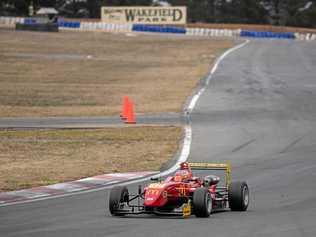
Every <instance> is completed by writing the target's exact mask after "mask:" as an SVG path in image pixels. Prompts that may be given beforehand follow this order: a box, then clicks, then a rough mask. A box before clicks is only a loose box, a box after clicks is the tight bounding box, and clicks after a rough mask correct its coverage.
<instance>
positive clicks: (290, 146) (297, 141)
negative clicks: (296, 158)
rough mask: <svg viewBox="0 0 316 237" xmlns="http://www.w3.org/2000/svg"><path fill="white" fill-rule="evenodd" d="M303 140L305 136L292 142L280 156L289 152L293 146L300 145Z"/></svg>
mask: <svg viewBox="0 0 316 237" xmlns="http://www.w3.org/2000/svg"><path fill="white" fill-rule="evenodd" d="M303 138H304V136H302V137H299V138H297V139H295V140H294V141H293V142H291V143H290V144H289V145H287V146H286V147H285V148H284V149H283V150H282V151H280V154H283V153H286V152H288V151H289V150H290V149H291V148H292V147H293V146H295V145H296V144H297V143H299V142H300V141H301V140H302V139H303Z"/></svg>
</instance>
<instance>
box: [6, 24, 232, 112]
mask: <svg viewBox="0 0 316 237" xmlns="http://www.w3.org/2000/svg"><path fill="white" fill-rule="evenodd" d="M232 45H233V42H232V41H231V40H210V39H209V38H197V39H194V38H187V37H174V36H170V37H159V36H149V35H147V36H144V35H138V36H137V37H127V36H125V35H118V34H116V35H115V34H108V33H101V32H90V33H86V32H84V33H80V32H60V33H56V34H54V33H36V32H15V31H10V30H3V29H2V30H1V33H0V116H2V117H4V116H5V117H14V116H81V115H87V116H91V115H117V114H119V112H120V109H121V102H122V101H121V100H122V97H123V96H124V95H129V96H130V97H131V98H132V99H133V100H134V102H135V104H136V112H137V113H158V112H179V111H181V108H182V105H183V103H184V101H185V99H186V98H187V96H188V95H190V93H191V92H192V89H193V88H194V87H195V86H196V84H197V83H198V81H199V80H200V79H201V78H202V77H203V76H205V75H206V74H207V72H208V70H209V69H210V67H211V64H212V62H213V61H214V59H215V57H216V56H218V55H219V54H220V53H221V52H222V51H223V50H224V49H226V48H229V47H231V46H232Z"/></svg>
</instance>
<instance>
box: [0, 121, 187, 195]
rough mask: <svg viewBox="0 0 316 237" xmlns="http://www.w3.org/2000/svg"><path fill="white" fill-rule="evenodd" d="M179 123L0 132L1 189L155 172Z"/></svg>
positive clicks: (170, 150)
mask: <svg viewBox="0 0 316 237" xmlns="http://www.w3.org/2000/svg"><path fill="white" fill-rule="evenodd" d="M181 134H182V129H181V128H178V127H142V128H133V127H127V128H107V129H99V130H91V129H88V130H17V131H15V130H2V131H0V192H1V191H8V190H17V189H22V188H29V187H34V186H40V185H48V184H53V183H58V182H62V181H69V180H75V179H79V178H82V177H87V176H93V175H97V174H104V173H109V172H127V171H142V170H147V171H148V170H158V169H159V168H160V166H161V165H162V164H163V163H165V162H167V161H168V160H169V159H170V158H171V157H172V156H173V155H174V151H175V150H177V148H178V143H179V138H180V137H181Z"/></svg>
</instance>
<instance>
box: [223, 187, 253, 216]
mask: <svg viewBox="0 0 316 237" xmlns="http://www.w3.org/2000/svg"><path fill="white" fill-rule="evenodd" d="M228 202H229V207H230V210H232V211H246V210H247V208H248V205H249V188H248V185H247V183H246V182H239V181H238V182H233V183H231V185H230V187H229V190H228Z"/></svg>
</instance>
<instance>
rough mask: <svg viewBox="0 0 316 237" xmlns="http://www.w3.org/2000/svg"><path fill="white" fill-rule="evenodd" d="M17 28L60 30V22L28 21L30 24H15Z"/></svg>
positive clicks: (44, 30)
mask: <svg viewBox="0 0 316 237" xmlns="http://www.w3.org/2000/svg"><path fill="white" fill-rule="evenodd" d="M15 30H26V31H43V32H58V31H59V30H58V23H46V24H40V23H31V24H30V23H28V24H21V23H16V24H15Z"/></svg>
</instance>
